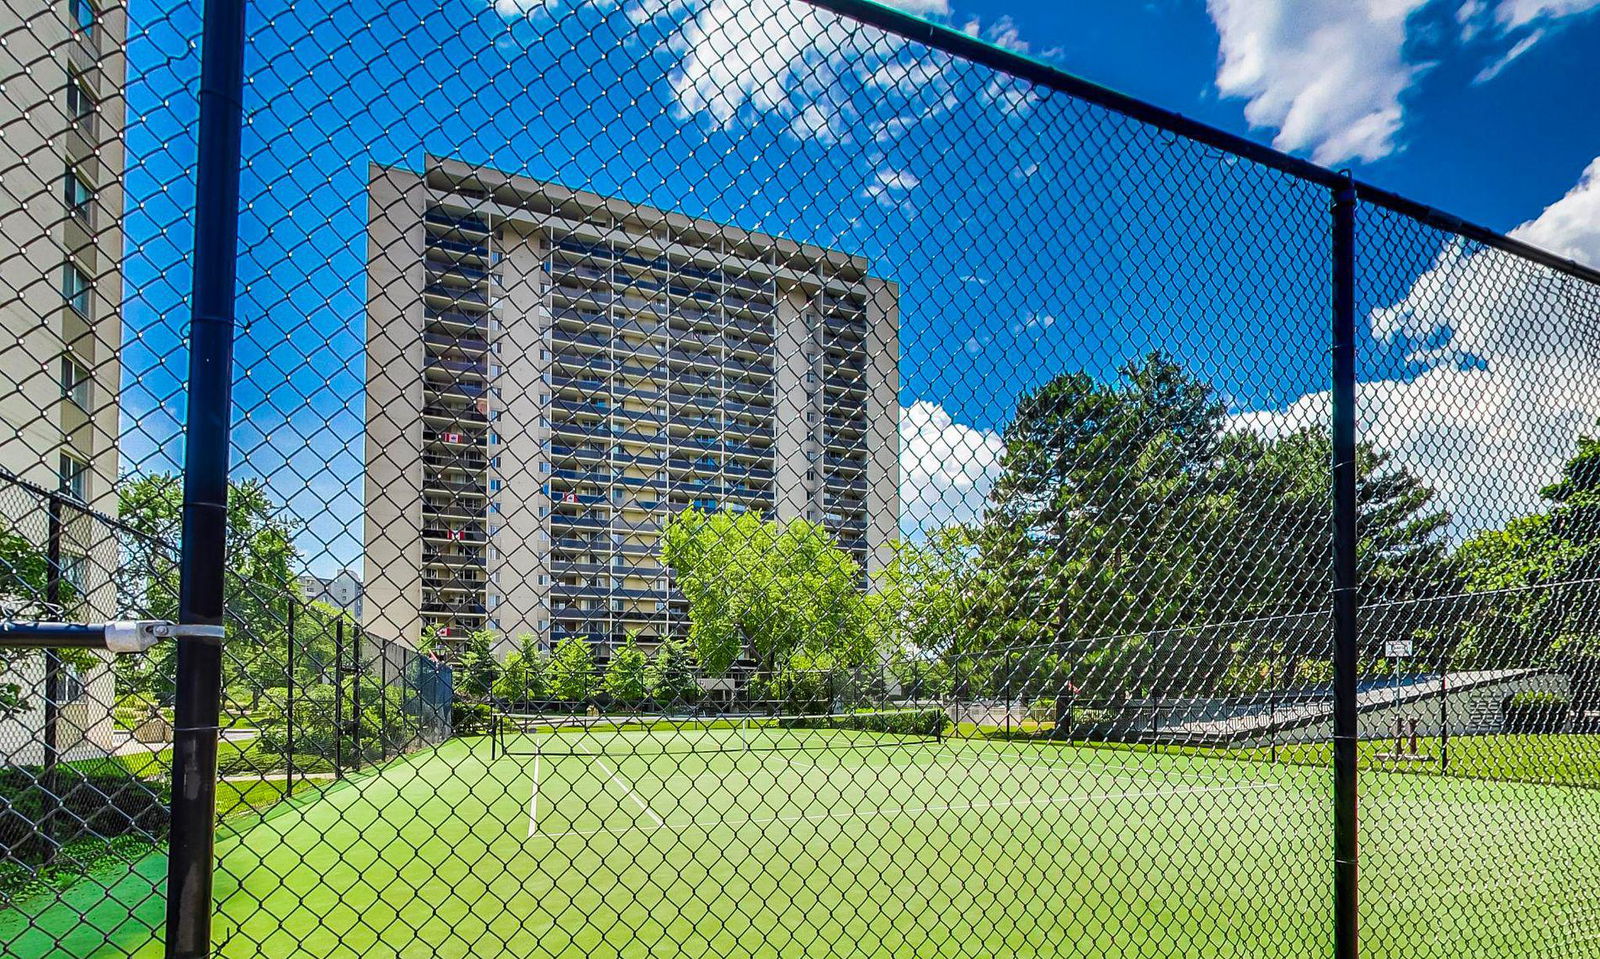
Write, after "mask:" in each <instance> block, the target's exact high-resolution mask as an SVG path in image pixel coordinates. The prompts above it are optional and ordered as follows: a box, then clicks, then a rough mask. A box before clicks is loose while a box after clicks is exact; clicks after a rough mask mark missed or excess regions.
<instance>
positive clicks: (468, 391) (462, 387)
mask: <svg viewBox="0 0 1600 959" xmlns="http://www.w3.org/2000/svg"><path fill="white" fill-rule="evenodd" d="M422 385H423V386H424V387H425V388H427V389H428V390H429V391H431V392H433V393H437V394H438V395H440V396H447V397H458V398H462V399H469V400H476V399H481V398H483V397H484V396H487V395H488V393H489V388H488V387H487V386H480V385H478V384H476V383H460V382H447V381H440V380H423V381H422Z"/></svg>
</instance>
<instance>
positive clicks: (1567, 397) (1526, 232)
mask: <svg viewBox="0 0 1600 959" xmlns="http://www.w3.org/2000/svg"><path fill="white" fill-rule="evenodd" d="M1513 232H1514V233H1515V234H1516V235H1517V236H1518V237H1520V238H1521V239H1524V240H1527V241H1529V242H1532V243H1535V244H1538V245H1540V246H1545V247H1547V248H1549V249H1552V250H1554V251H1556V252H1558V253H1562V254H1565V255H1567V256H1571V257H1573V258H1575V259H1579V260H1581V261H1586V262H1589V263H1600V158H1597V159H1596V160H1595V161H1594V162H1593V163H1591V164H1590V165H1589V168H1588V169H1587V170H1586V171H1584V174H1583V176H1582V178H1581V179H1580V180H1579V182H1578V184H1577V185H1576V186H1574V187H1573V188H1572V190H1571V191H1569V192H1568V193H1567V195H1566V196H1564V197H1562V198H1561V199H1560V200H1558V201H1556V202H1555V203H1552V204H1551V205H1550V206H1549V207H1547V208H1545V210H1544V212H1543V213H1541V214H1540V215H1539V216H1538V217H1537V218H1535V219H1533V220H1531V221H1529V222H1527V223H1524V224H1523V225H1522V226H1520V227H1518V228H1517V229H1516V230H1515V231H1513ZM1369 320H1370V323H1371V327H1372V332H1373V335H1374V336H1375V337H1377V338H1378V339H1380V340H1386V341H1393V342H1410V343H1416V342H1422V343H1425V344H1427V345H1426V346H1423V347H1420V348H1418V349H1417V350H1415V351H1414V353H1413V359H1415V360H1417V361H1419V362H1422V363H1425V364H1427V365H1428V368H1427V369H1426V370H1425V371H1424V372H1423V373H1421V374H1420V375H1418V376H1416V377H1415V378H1413V379H1409V380H1382V381H1375V382H1365V383H1361V384H1360V385H1359V387H1358V393H1357V395H1358V402H1357V417H1358V426H1359V429H1360V432H1361V435H1362V436H1363V437H1364V438H1366V439H1369V440H1371V441H1372V442H1373V443H1374V444H1376V445H1377V446H1378V447H1380V448H1382V449H1386V450H1389V451H1391V452H1392V453H1393V454H1394V455H1395V459H1396V461H1397V462H1398V463H1400V464H1402V465H1404V466H1406V467H1407V468H1408V469H1410V470H1411V471H1412V472H1414V473H1416V474H1417V475H1418V476H1419V477H1421V478H1422V479H1423V480H1424V481H1426V482H1427V483H1428V484H1429V485H1431V486H1433V487H1434V488H1435V489H1437V490H1438V491H1439V499H1440V503H1441V505H1442V506H1444V507H1445V508H1447V509H1449V510H1450V511H1451V512H1452V513H1453V514H1454V516H1455V526H1454V529H1455V532H1456V533H1457V535H1463V536H1464V535H1469V534H1471V533H1473V532H1476V531H1478V530H1482V529H1487V528H1492V527H1496V526H1499V525H1502V524H1503V523H1504V522H1505V521H1506V520H1508V519H1510V518H1512V517H1514V516H1519V515H1526V514H1528V513H1531V512H1534V511H1536V510H1538V509H1541V508H1542V507H1543V505H1544V504H1543V502H1542V500H1541V499H1540V497H1539V495H1538V491H1539V488H1540V487H1541V486H1543V485H1545V484H1547V483H1549V482H1551V481H1552V480H1554V479H1555V478H1556V476H1557V475H1558V474H1559V472H1560V468H1561V465H1562V463H1563V462H1564V461H1565V460H1566V458H1567V457H1569V456H1570V455H1571V454H1572V453H1573V451H1574V449H1575V445H1576V438H1577V436H1578V435H1579V434H1580V433H1584V432H1594V431H1596V429H1597V422H1600V292H1597V291H1595V290H1593V289H1590V288H1588V287H1587V286H1585V285H1584V284H1581V283H1580V282H1579V281H1576V280H1570V279H1566V278H1564V277H1561V276H1559V275H1557V274H1555V273H1554V272H1552V271H1550V270H1547V269H1544V268H1542V267H1537V266H1534V265H1532V264H1530V263H1528V262H1527V261H1524V260H1522V259H1519V258H1517V257H1513V256H1509V255H1507V254H1503V253H1500V252H1498V251H1496V250H1483V249H1478V250H1474V249H1468V248H1466V247H1464V246H1463V245H1461V244H1459V243H1455V244H1451V245H1449V246H1447V247H1446V248H1445V249H1443V250H1442V251H1440V253H1439V255H1438V256H1437V257H1436V259H1435V261H1434V263H1433V265H1432V267H1431V268H1430V269H1428V270H1427V271H1426V272H1424V273H1423V274H1422V275H1421V276H1419V277H1418V278H1417V279H1416V281H1415V282H1413V283H1412V284H1411V288H1410V289H1409V290H1408V291H1407V293H1406V295H1405V297H1403V298H1402V299H1400V300H1399V301H1398V302H1396V303H1394V304H1392V305H1390V306H1388V307H1385V308H1383V309H1380V310H1375V311H1373V313H1372V315H1371V317H1370V318H1369ZM1329 409H1330V406H1329V398H1328V394H1327V393H1325V392H1324V393H1315V394H1311V395H1308V396H1304V397H1302V398H1301V399H1299V400H1297V401H1296V402H1295V403H1293V404H1291V405H1290V406H1289V407H1288V408H1286V409H1283V410H1277V411H1254V412H1246V413H1242V414H1239V415H1238V416H1236V417H1234V424H1235V426H1237V427H1238V428H1241V429H1250V430H1255V431H1257V432H1261V433H1264V434H1267V435H1273V434H1278V433H1282V432H1284V431H1287V430H1293V429H1297V428H1301V427H1309V426H1316V427H1322V428H1326V426H1327V424H1328V421H1329V420H1328V417H1329Z"/></svg>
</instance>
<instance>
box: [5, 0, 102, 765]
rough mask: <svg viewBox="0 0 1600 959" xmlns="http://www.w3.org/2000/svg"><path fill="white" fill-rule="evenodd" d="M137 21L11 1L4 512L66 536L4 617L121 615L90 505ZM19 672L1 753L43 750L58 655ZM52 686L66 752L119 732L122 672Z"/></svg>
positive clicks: (66, 676)
mask: <svg viewBox="0 0 1600 959" xmlns="http://www.w3.org/2000/svg"><path fill="white" fill-rule="evenodd" d="M126 34H127V10H126V8H125V7H124V6H122V5H121V4H120V3H112V2H110V0H11V2H8V3H7V4H6V5H5V6H4V7H3V8H0V37H3V38H4V43H3V44H0V130H3V131H4V133H3V135H0V284H3V287H4V295H3V296H0V335H3V336H4V346H3V347H0V384H4V385H3V386H0V523H3V528H4V530H5V531H6V532H8V533H10V534H12V535H15V536H20V537H23V538H25V539H27V540H28V541H29V542H31V543H33V544H34V545H36V546H37V548H38V549H39V550H40V551H41V553H43V552H46V551H47V550H48V549H49V548H50V547H49V546H48V544H50V543H54V544H55V547H54V548H55V549H58V550H59V552H60V565H59V572H60V582H61V583H62V584H63V585H62V586H60V587H59V588H58V592H59V595H58V596H56V597H43V598H41V597H37V596H6V597H3V600H4V602H5V603H6V605H7V607H8V609H7V611H6V615H12V616H19V617H32V616H40V615H47V616H50V617H63V618H68V619H74V620H88V621H97V620H104V619H107V618H109V617H111V616H112V615H114V614H115V612H116V610H115V608H114V607H115V605H116V602H115V586H114V584H113V576H114V573H115V571H116V568H117V564H118V556H117V547H116V543H115V541H114V535H113V533H112V531H111V529H110V526H109V524H107V523H106V522H103V521H101V520H100V519H97V518H95V516H94V515H93V512H92V511H98V512H100V513H103V514H114V513H116V510H117V506H116V490H115V489H114V483H115V480H116V477H117V471H118V453H117V439H118V430H119V415H120V406H119V391H120V389H121V380H122V370H121V364H120V360H119V350H120V347H121V341H122V322H121V313H120V311H121V300H122V266H121V257H122V247H123V237H122V212H123V196H122V181H123V142H122V131H123V123H124V98H123V90H124V83H125V71H126V63H125V59H124V47H125V42H126ZM52 499H54V500H55V501H56V505H55V512H54V513H52V509H51V506H50V505H49V503H50V500H52ZM14 669H15V670H16V671H17V672H18V674H19V676H20V678H21V685H22V686H23V687H24V691H25V693H26V694H27V695H26V701H27V703H28V707H27V708H26V709H24V710H21V711H19V712H16V713H13V714H12V715H10V716H8V717H7V718H5V719H4V720H3V721H0V759H4V760H6V761H11V762H20V763H33V762H38V761H39V759H40V757H41V750H42V749H43V745H42V744H43V737H42V736H41V728H40V727H41V726H42V724H43V723H44V722H45V719H44V716H45V708H44V704H43V703H42V701H41V700H42V697H43V695H44V692H45V684H44V682H43V673H44V667H43V664H42V660H41V658H40V657H27V658H24V659H23V660H22V661H21V662H19V663H17V664H15V665H14ZM16 678H17V677H13V679H16ZM52 685H54V686H55V687H56V690H57V695H56V700H57V701H56V702H55V703H54V706H55V707H56V708H53V709H52V710H51V713H52V714H53V715H55V716H57V717H58V718H57V719H56V720H55V726H56V735H55V740H56V742H57V744H58V745H59V747H60V749H61V750H62V753H63V755H66V756H71V755H73V754H74V753H75V752H79V751H81V749H82V748H84V747H92V746H95V745H97V744H98V745H100V746H103V745H105V744H106V743H108V742H109V739H110V735H111V713H110V704H111V700H112V697H113V690H112V681H111V676H110V671H109V669H107V668H104V667H101V668H96V669H92V670H90V671H88V673H87V674H82V675H80V674H79V673H78V672H77V671H75V670H71V669H65V670H64V672H63V674H62V675H60V677H59V679H57V680H54V681H53V683H52Z"/></svg>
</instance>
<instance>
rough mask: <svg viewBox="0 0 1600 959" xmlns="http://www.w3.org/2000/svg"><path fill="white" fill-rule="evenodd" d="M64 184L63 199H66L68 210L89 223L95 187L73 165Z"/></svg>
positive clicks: (69, 168)
mask: <svg viewBox="0 0 1600 959" xmlns="http://www.w3.org/2000/svg"><path fill="white" fill-rule="evenodd" d="M63 184H64V185H63V187H62V199H63V200H65V201H66V204H67V212H68V213H71V214H72V215H73V216H75V217H77V218H78V219H80V220H82V221H84V222H85V223H87V222H88V221H89V209H90V204H92V203H93V202H94V189H93V188H92V187H90V186H89V184H88V183H87V182H85V181H84V179H83V177H81V176H79V175H78V171H77V170H74V169H72V168H71V167H68V168H67V172H66V178H65V180H64V181H63Z"/></svg>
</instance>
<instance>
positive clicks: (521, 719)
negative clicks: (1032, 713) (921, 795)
mask: <svg viewBox="0 0 1600 959" xmlns="http://www.w3.org/2000/svg"><path fill="white" fill-rule="evenodd" d="M948 724H949V717H947V716H946V715H945V712H944V710H942V709H937V708H917V709H885V710H864V711H858V712H848V713H831V714H818V715H784V714H779V715H769V714H734V715H726V714H725V715H717V716H692V717H689V716H660V715H624V716H567V715H550V714H537V713H532V714H530V713H510V712H505V713H498V714H496V715H495V718H494V724H493V727H492V730H491V734H492V737H493V746H492V750H493V752H494V753H495V754H496V755H504V756H535V755H543V756H553V755H576V756H607V755H617V754H628V753H655V754H684V753H725V752H780V751H788V750H806V749H841V748H870V747H877V746H894V745H903V744H907V743H919V742H938V741H940V740H941V739H943V737H944V732H945V728H946V726H947V725H948Z"/></svg>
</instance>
